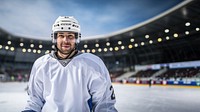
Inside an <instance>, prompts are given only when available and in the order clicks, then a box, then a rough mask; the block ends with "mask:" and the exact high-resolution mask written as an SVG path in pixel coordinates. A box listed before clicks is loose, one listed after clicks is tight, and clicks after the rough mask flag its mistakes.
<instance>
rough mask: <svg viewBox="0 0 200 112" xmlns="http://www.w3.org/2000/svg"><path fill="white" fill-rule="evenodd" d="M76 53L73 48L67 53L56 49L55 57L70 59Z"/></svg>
mask: <svg viewBox="0 0 200 112" xmlns="http://www.w3.org/2000/svg"><path fill="white" fill-rule="evenodd" d="M76 53H77V50H73V51H71V52H70V53H68V54H64V53H62V52H60V51H58V52H57V53H56V55H57V57H58V58H59V59H70V58H72V57H73V56H74V55H75V54H76Z"/></svg>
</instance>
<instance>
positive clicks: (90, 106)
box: [87, 97, 92, 112]
mask: <svg viewBox="0 0 200 112" xmlns="http://www.w3.org/2000/svg"><path fill="white" fill-rule="evenodd" d="M87 103H88V106H89V108H90V112H92V97H91V98H90V99H89V100H88V101H87Z"/></svg>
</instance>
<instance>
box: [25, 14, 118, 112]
mask: <svg viewBox="0 0 200 112" xmlns="http://www.w3.org/2000/svg"><path fill="white" fill-rule="evenodd" d="M80 38H81V34H80V25H79V24H78V21H77V20H76V19H75V18H74V17H72V16H60V17H58V19H57V20H56V21H55V23H54V24H53V27H52V42H53V44H54V45H55V49H56V50H55V51H54V52H51V53H50V54H46V55H44V56H42V57H40V58H38V59H37V60H36V61H35V62H34V65H33V67H32V71H31V74H30V80H29V85H28V86H29V88H28V95H29V99H28V101H27V105H26V107H25V109H24V110H23V112H117V110H116V108H115V107H114V104H115V102H116V100H115V94H114V89H113V87H112V85H111V80H110V76H109V72H108V70H107V68H106V66H105V65H104V63H103V61H102V60H101V59H100V58H99V57H97V56H95V55H93V54H90V53H81V52H80V51H78V50H77V45H78V44H79V42H80Z"/></svg>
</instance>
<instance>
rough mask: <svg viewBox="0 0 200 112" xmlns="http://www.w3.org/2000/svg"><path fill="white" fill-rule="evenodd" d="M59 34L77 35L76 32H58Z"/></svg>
mask: <svg viewBox="0 0 200 112" xmlns="http://www.w3.org/2000/svg"><path fill="white" fill-rule="evenodd" d="M57 34H58V35H69V34H70V35H75V33H74V32H57Z"/></svg>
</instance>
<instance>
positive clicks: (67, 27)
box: [52, 16, 81, 44]
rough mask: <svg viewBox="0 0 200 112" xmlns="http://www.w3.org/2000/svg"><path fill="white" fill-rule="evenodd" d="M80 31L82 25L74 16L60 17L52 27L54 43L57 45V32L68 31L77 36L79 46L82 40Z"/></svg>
mask: <svg viewBox="0 0 200 112" xmlns="http://www.w3.org/2000/svg"><path fill="white" fill-rule="evenodd" d="M80 30H81V28H80V25H79V24H78V21H77V20H76V19H75V18H74V17H73V16H59V17H58V18H57V19H56V21H55V23H54V24H53V26H52V43H53V44H56V37H55V36H56V34H57V32H62V31H68V32H74V33H75V34H76V44H78V43H79V42H80V39H81V33H80Z"/></svg>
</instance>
